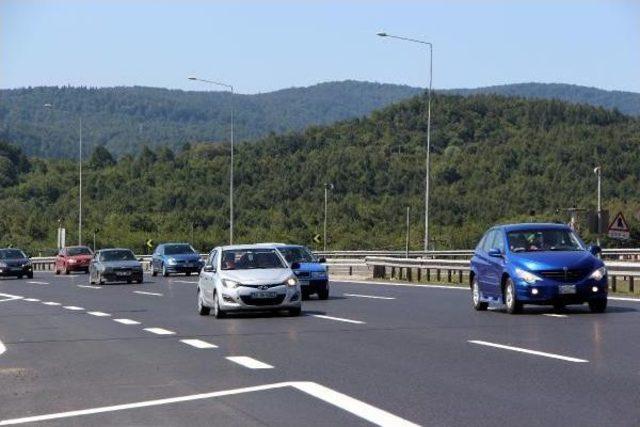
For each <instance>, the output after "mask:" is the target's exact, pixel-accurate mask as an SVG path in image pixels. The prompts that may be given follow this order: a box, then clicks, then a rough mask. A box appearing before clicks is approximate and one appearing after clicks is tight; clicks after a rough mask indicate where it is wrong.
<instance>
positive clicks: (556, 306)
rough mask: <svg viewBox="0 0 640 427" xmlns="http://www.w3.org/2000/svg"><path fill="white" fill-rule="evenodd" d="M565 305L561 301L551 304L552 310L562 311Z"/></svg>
mask: <svg viewBox="0 0 640 427" xmlns="http://www.w3.org/2000/svg"><path fill="white" fill-rule="evenodd" d="M566 307H567V306H566V305H565V304H564V303H562V302H556V303H554V304H553V310H554V311H564V310H565V308H566Z"/></svg>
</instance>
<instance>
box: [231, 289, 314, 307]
mask: <svg viewBox="0 0 640 427" xmlns="http://www.w3.org/2000/svg"><path fill="white" fill-rule="evenodd" d="M283 288H285V287H284V286H280V287H278V288H270V289H268V290H267V292H273V293H274V294H275V297H273V298H254V297H253V294H255V293H256V292H259V291H257V290H256V289H253V288H240V289H233V290H229V289H225V290H223V291H222V292H221V298H220V301H219V303H220V308H221V309H222V310H224V311H260V310H281V309H288V308H300V307H302V292H301V290H300V288H299V287H297V286H296V287H294V288H287V289H283Z"/></svg>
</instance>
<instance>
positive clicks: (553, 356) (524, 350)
mask: <svg viewBox="0 0 640 427" xmlns="http://www.w3.org/2000/svg"><path fill="white" fill-rule="evenodd" d="M468 342H470V343H472V344H478V345H484V346H487V347H495V348H501V349H503V350H511V351H517V352H519V353H527V354H533V355H535V356H543V357H549V358H551V359H558V360H564V361H565V362H575V363H588V362H589V361H588V360H585V359H578V358H575V357H568V356H562V355H560V354H555V353H546V352H544V351H537V350H529V349H527V348H521V347H512V346H510V345H503V344H496V343H492V342H487V341H479V340H469V341H468Z"/></svg>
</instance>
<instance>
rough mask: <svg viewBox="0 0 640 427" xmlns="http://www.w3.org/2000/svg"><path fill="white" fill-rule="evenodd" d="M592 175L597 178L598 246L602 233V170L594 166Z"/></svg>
mask: <svg viewBox="0 0 640 427" xmlns="http://www.w3.org/2000/svg"><path fill="white" fill-rule="evenodd" d="M593 173H595V174H596V176H597V177H598V245H600V233H602V203H601V200H602V194H601V192H600V188H601V186H600V184H601V181H602V168H601V167H600V166H596V167H595V168H594V169H593Z"/></svg>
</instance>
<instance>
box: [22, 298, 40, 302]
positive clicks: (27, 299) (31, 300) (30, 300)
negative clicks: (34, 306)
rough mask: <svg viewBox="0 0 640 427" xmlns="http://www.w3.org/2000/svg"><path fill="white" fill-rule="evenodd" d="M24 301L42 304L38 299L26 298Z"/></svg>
mask: <svg viewBox="0 0 640 427" xmlns="http://www.w3.org/2000/svg"><path fill="white" fill-rule="evenodd" d="M24 300H25V301H29V302H40V300H39V299H38V298H25V299H24Z"/></svg>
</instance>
